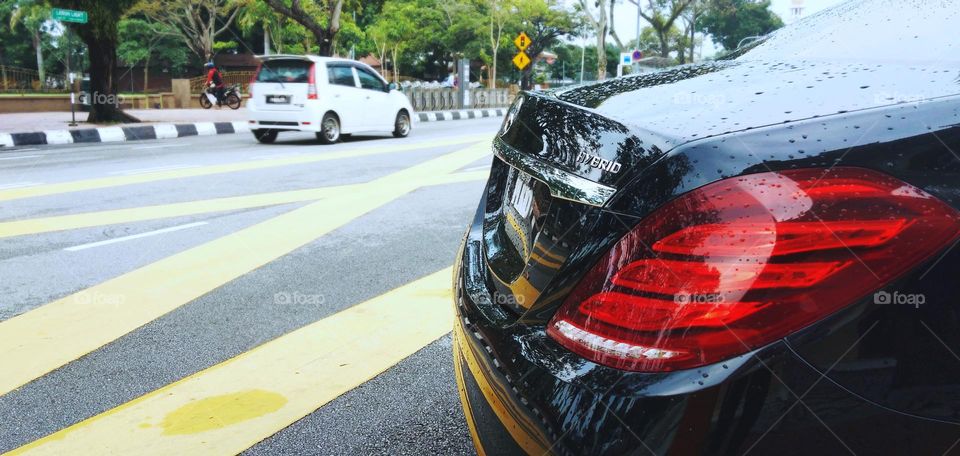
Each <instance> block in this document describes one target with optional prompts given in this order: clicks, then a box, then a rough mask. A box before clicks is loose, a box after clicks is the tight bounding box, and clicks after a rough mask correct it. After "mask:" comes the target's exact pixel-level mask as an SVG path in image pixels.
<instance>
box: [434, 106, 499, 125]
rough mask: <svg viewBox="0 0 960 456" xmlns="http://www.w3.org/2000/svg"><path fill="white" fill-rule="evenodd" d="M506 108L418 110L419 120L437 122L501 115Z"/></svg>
mask: <svg viewBox="0 0 960 456" xmlns="http://www.w3.org/2000/svg"><path fill="white" fill-rule="evenodd" d="M506 112H507V108H493V109H458V110H456V111H430V112H418V113H417V117H418V118H419V120H420V122H438V121H442V120H460V119H479V118H481V117H503V115H504V114H505V113H506Z"/></svg>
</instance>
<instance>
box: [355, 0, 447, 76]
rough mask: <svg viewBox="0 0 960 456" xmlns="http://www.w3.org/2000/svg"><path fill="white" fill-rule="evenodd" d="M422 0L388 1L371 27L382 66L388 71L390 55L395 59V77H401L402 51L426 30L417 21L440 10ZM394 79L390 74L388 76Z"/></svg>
mask: <svg viewBox="0 0 960 456" xmlns="http://www.w3.org/2000/svg"><path fill="white" fill-rule="evenodd" d="M422 6H424V5H422V4H421V2H420V1H418V0H399V1H391V2H386V3H384V5H383V10H382V11H381V12H380V14H379V16H378V17H377V21H376V22H374V23H373V25H371V26H370V28H369V29H368V33H369V34H370V37H371V39H373V40H374V43H375V46H376V48H377V49H378V52H379V57H378V58H379V59H380V65H381V69H382V70H383V71H386V63H387V60H386V57H387V56H388V55H389V56H390V60H391V62H392V63H393V76H392V80H393V81H395V82H398V81H399V78H400V66H399V65H400V55H401V52H403V51H404V50H405V49H406V48H408V47H410V46H411V45H414V44H415V40H416V39H417V38H418V37H420V36H422V30H421V29H419V28H418V27H417V26H416V24H418V23H423V22H421V21H422V20H423V19H424V18H423V17H422V16H423V15H425V14H429V13H435V12H436V10H427V9H424V8H422ZM388 79H390V78H388Z"/></svg>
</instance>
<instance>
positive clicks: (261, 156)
mask: <svg viewBox="0 0 960 456" xmlns="http://www.w3.org/2000/svg"><path fill="white" fill-rule="evenodd" d="M304 155H307V154H305V153H301V152H293V153H286V154H271V155H257V156H255V157H250V160H269V159H271V158H290V157H302V156H304Z"/></svg>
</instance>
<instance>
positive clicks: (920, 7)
mask: <svg viewBox="0 0 960 456" xmlns="http://www.w3.org/2000/svg"><path fill="white" fill-rule="evenodd" d="M958 24H960V5H958V3H957V2H954V1H942V2H941V1H919V2H898V1H854V2H849V3H844V4H841V5H839V6H837V7H835V8H833V9H830V10H826V11H824V12H822V13H820V14H817V15H815V16H811V17H810V18H807V19H806V20H803V21H801V22H799V23H797V24H794V25H792V26H790V27H787V28H784V29H782V30H779V31H777V32H775V33H774V34H772V36H770V37H769V38H767V39H765V40H762V41H760V42H759V43H757V44H756V45H754V46H753V47H752V48H750V49H748V50H746V51H745V52H740V53H739V55H737V56H735V57H734V58H732V59H730V60H723V61H715V62H706V63H702V64H695V65H687V66H680V67H676V68H673V69H668V70H665V71H661V72H656V73H648V74H640V75H635V76H628V77H623V78H617V79H613V80H609V81H604V82H600V83H596V84H592V85H587V86H580V87H574V88H570V89H562V90H559V91H554V92H531V93H521V95H520V96H519V97H518V99H517V100H516V102H515V103H514V105H513V106H512V108H511V109H510V111H509V113H508V115H507V117H506V118H505V119H504V123H503V126H502V129H501V131H500V132H499V133H498V135H497V137H496V138H495V139H494V145H493V148H494V155H495V158H494V162H493V168H492V171H491V175H490V179H489V182H488V183H487V186H486V189H485V191H484V193H483V196H482V198H481V200H480V204H479V207H478V209H477V212H476V215H475V217H474V219H473V221H472V224H471V226H470V228H469V230H468V232H467V234H466V236H465V240H464V243H463V246H462V250H461V251H460V253H459V256H458V258H457V263H456V267H455V271H456V273H455V283H454V288H455V299H456V303H455V304H456V310H457V314H458V318H457V322H458V323H457V325H456V328H455V330H454V339H455V347H454V359H455V361H454V362H455V366H456V373H457V378H458V382H459V387H460V388H459V389H460V393H461V401H462V402H463V405H464V411H465V414H466V417H467V420H468V422H469V423H468V424H469V425H470V430H471V434H472V436H473V440H474V444H475V446H476V448H477V450H478V452H479V453H481V454H483V453H489V454H498V455H499V454H514V453H517V454H522V453H528V454H538V455H542V454H548V453H549V454H562V455H566V454H612V455H620V454H744V453H750V454H761V455H762V454H778V455H784V454H844V453H853V454H937V455H940V454H945V453H954V454H960V356H958V355H960V248H957V247H956V245H957V243H958V239H960V212H958V209H960V155H958V154H960V33H958V27H960V26H958Z"/></svg>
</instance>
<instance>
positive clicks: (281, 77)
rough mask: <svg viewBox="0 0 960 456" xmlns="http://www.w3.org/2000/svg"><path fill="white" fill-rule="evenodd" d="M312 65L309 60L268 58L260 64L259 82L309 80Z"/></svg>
mask: <svg viewBox="0 0 960 456" xmlns="http://www.w3.org/2000/svg"><path fill="white" fill-rule="evenodd" d="M312 66H313V62H311V61H309V60H268V61H266V62H263V65H261V66H260V72H259V73H257V82H280V83H290V82H308V81H309V79H310V68H311V67H312Z"/></svg>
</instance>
